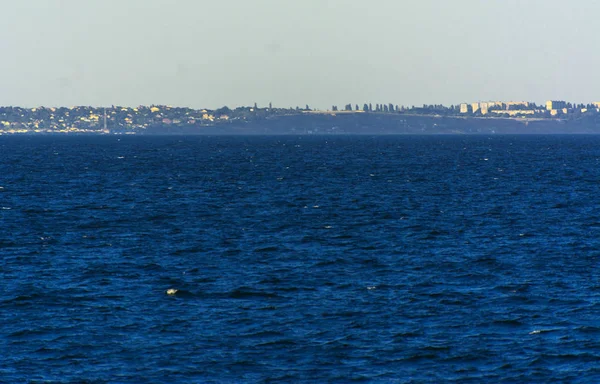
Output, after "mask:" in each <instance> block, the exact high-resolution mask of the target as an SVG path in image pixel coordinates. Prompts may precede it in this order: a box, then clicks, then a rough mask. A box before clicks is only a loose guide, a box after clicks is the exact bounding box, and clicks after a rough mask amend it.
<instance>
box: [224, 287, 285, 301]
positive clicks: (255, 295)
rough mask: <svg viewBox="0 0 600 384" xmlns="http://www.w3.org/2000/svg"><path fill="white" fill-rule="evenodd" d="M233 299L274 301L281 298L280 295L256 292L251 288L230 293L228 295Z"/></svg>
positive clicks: (243, 288)
mask: <svg viewBox="0 0 600 384" xmlns="http://www.w3.org/2000/svg"><path fill="white" fill-rule="evenodd" d="M227 296H228V297H229V298H231V299H261V298H262V299H274V298H279V295H277V294H275V293H269V292H261V291H256V290H253V289H251V288H246V287H242V288H238V289H234V290H233V291H231V292H229V294H228V295H227Z"/></svg>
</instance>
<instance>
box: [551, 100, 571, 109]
mask: <svg viewBox="0 0 600 384" xmlns="http://www.w3.org/2000/svg"><path fill="white" fill-rule="evenodd" d="M564 108H567V102H566V101H555V100H548V101H546V109H547V110H548V111H552V110H556V109H564Z"/></svg>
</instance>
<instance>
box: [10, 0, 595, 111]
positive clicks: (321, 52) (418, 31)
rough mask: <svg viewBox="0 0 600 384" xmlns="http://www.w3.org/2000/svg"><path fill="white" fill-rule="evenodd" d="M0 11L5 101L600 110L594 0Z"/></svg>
mask: <svg viewBox="0 0 600 384" xmlns="http://www.w3.org/2000/svg"><path fill="white" fill-rule="evenodd" d="M2 5H3V14H4V15H5V20H3V22H2V23H1V24H0V33H2V35H3V36H4V38H3V39H1V40H0V52H1V53H2V60H0V105H15V106H23V107H35V106H42V105H43V106H70V105H91V106H107V105H124V106H136V105H150V104H161V105H178V106H189V107H193V108H219V107H221V106H224V105H227V106H229V107H237V106H242V105H252V104H253V103H255V102H256V103H258V104H259V105H263V106H264V105H268V104H269V102H272V103H273V105H274V106H278V107H295V106H301V107H304V106H305V105H306V104H309V105H310V106H311V107H313V108H318V109H327V108H330V107H331V106H332V105H338V106H343V105H345V104H347V103H360V104H361V105H362V103H364V102H372V103H393V104H394V105H406V106H412V105H422V104H444V105H458V104H461V103H471V102H476V101H486V100H525V101H531V102H536V103H540V104H542V103H544V102H546V101H547V100H567V101H572V102H574V103H588V102H597V101H600V79H599V78H598V77H596V76H594V74H595V71H596V70H597V68H598V67H599V66H600V53H598V52H597V51H596V50H595V47H596V46H597V45H598V43H599V42H600V27H599V26H598V25H597V22H596V20H595V19H596V15H597V14H598V11H600V3H598V2H596V1H593V0H575V1H572V2H568V3H567V2H564V1H558V0H546V1H543V0H529V1H526V2H525V1H519V0H490V1H486V2H482V1H480V0H453V1H450V2H441V1H438V0H419V1H416V0H415V1H409V0H406V1H398V0H373V1H369V2H366V1H364V0H363V1H358V0H304V1H293V0H292V1H287V2H282V1H278V0H252V1H246V0H220V1H217V0H178V1H176V2H172V1H167V0H128V1H126V2H122V1H117V0H87V1H85V2H84V1H80V0H19V1H8V0H5V1H2Z"/></svg>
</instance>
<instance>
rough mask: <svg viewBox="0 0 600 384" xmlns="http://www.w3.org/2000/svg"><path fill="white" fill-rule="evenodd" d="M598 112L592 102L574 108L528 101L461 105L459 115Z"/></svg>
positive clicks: (597, 104)
mask: <svg viewBox="0 0 600 384" xmlns="http://www.w3.org/2000/svg"><path fill="white" fill-rule="evenodd" d="M576 111H577V112H581V113H586V112H600V102H594V103H590V104H587V105H583V104H580V105H578V106H574V105H572V104H571V103H567V102H566V101H557V100H549V101H547V102H546V105H545V106H538V105H537V104H535V103H531V102H528V101H488V102H478V103H470V104H468V103H463V104H461V105H460V113H461V114H477V115H498V116H501V115H504V116H505V115H508V116H522V117H526V116H527V115H546V116H547V115H548V114H549V115H550V116H558V115H566V114H568V113H573V112H576Z"/></svg>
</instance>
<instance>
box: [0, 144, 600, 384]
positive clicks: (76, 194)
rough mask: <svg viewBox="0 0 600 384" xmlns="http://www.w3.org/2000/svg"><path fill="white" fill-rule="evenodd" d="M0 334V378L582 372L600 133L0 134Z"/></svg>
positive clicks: (472, 377) (432, 378) (555, 375)
mask: <svg viewBox="0 0 600 384" xmlns="http://www.w3.org/2000/svg"><path fill="white" fill-rule="evenodd" d="M169 289H176V290H177V292H176V293H175V294H173V295H169V294H167V292H166V291H167V290H169ZM0 351H1V352H2V358H1V359H0V382H1V383H179V382H180V383H270V382H272V383H305V382H306V383H350V382H366V383H371V382H372V383H446V382H449V383H452V382H456V383H496V382H506V383H534V382H546V383H551V382H552V383H597V382H600V136H525V135H523V136H379V137H369V136H354V137H352V136H319V137H315V136H313V137H311V136H304V137H297V136H281V137H256V136H255V137H241V136H240V137H203V136H194V137H183V136H162V137H161V136H157V137H149V136H140V137H131V136H128V137H126V136H11V137H7V136H2V137H0Z"/></svg>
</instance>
